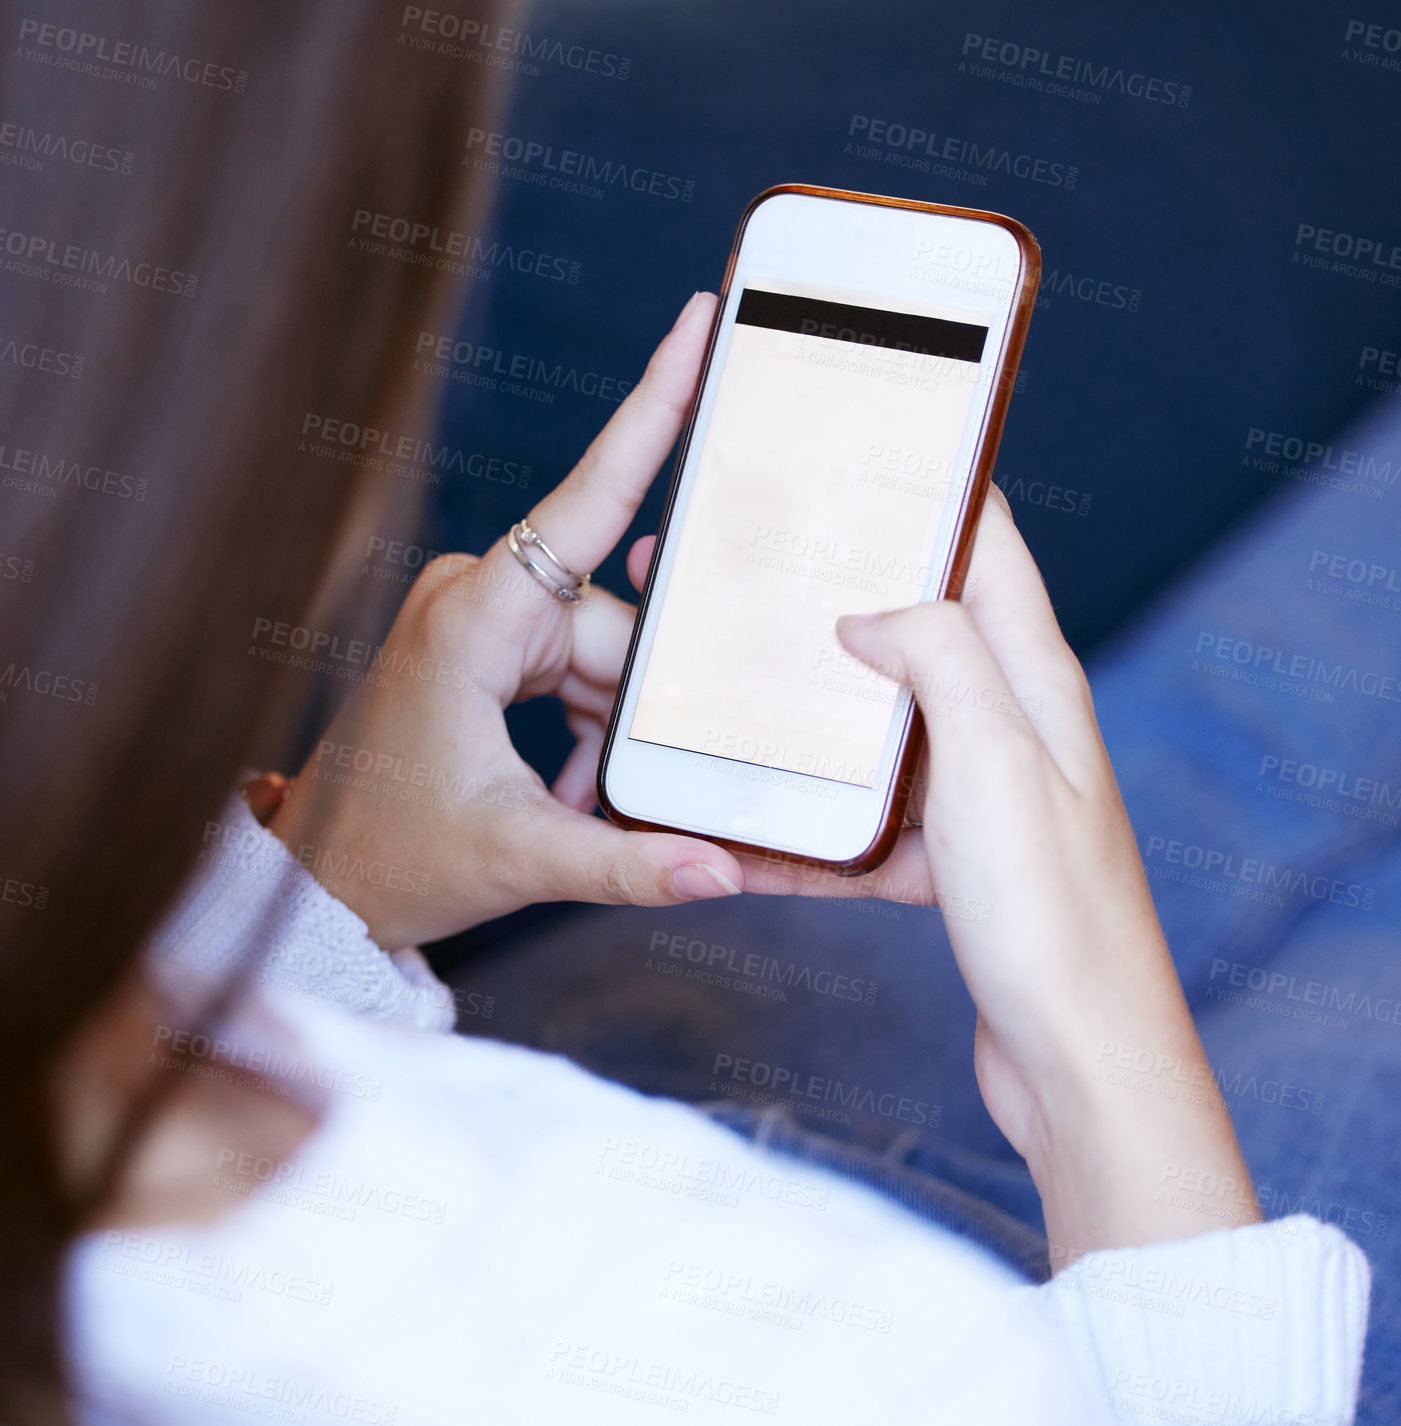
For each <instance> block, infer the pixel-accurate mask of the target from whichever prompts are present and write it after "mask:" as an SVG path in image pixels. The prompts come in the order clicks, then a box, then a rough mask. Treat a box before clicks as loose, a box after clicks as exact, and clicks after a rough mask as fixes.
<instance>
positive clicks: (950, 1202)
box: [696, 1099, 1051, 1283]
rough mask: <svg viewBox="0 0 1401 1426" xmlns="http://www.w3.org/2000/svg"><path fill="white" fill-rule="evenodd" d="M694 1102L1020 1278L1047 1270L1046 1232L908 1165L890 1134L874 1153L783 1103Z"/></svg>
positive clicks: (1031, 1278)
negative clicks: (972, 1247)
mask: <svg viewBox="0 0 1401 1426" xmlns="http://www.w3.org/2000/svg"><path fill="white" fill-rule="evenodd" d="M696 1107H697V1108H698V1109H701V1110H703V1111H704V1112H705V1113H706V1114H707V1115H709V1116H710V1117H711V1118H712V1119H714V1120H715V1121H716V1122H717V1123H720V1124H724V1125H725V1126H726V1128H729V1129H733V1130H734V1131H735V1132H736V1133H738V1134H743V1135H744V1137H745V1138H747V1139H752V1140H753V1141H754V1142H755V1143H756V1144H758V1145H760V1146H762V1147H763V1148H766V1149H771V1150H773V1152H775V1153H779V1154H787V1155H789V1156H791V1157H793V1158H798V1159H804V1160H806V1161H807V1162H809V1163H813V1164H817V1165H819V1166H820V1167H822V1168H824V1169H829V1170H830V1171H831V1172H832V1173H836V1174H841V1175H842V1176H843V1177H844V1178H850V1179H855V1180H856V1181H857V1182H859V1183H864V1184H866V1185H868V1186H869V1187H871V1188H873V1189H875V1190H876V1192H878V1193H880V1194H882V1195H884V1196H885V1197H886V1198H890V1199H893V1200H894V1201H895V1202H896V1203H898V1204H899V1205H900V1206H901V1207H902V1208H907V1209H909V1211H910V1212H911V1213H914V1214H917V1215H918V1216H919V1217H921V1218H924V1219H927V1220H928V1221H929V1222H931V1223H937V1224H939V1225H940V1226H941V1227H943V1228H947V1229H948V1230H949V1231H950V1232H953V1233H957V1234H958V1235H959V1236H960V1237H963V1238H969V1239H971V1240H972V1241H973V1242H975V1243H976V1244H977V1245H978V1246H979V1247H980V1248H984V1249H986V1250H987V1251H988V1252H990V1253H992V1254H993V1255H994V1256H995V1257H998V1258H1001V1259H1002V1261H1003V1262H1005V1263H1006V1264H1007V1265H1008V1266H1009V1267H1010V1268H1012V1269H1014V1270H1015V1271H1016V1272H1018V1273H1020V1274H1021V1275H1022V1277H1024V1278H1025V1279H1026V1280H1027V1282H1033V1283H1035V1282H1045V1281H1046V1280H1047V1278H1049V1277H1050V1275H1051V1270H1050V1260H1049V1257H1048V1253H1047V1247H1046V1239H1045V1238H1044V1237H1043V1236H1042V1235H1041V1234H1040V1233H1038V1232H1037V1231H1036V1230H1035V1229H1034V1228H1029V1227H1027V1225H1026V1224H1025V1223H1022V1222H1019V1221H1018V1220H1017V1219H1016V1218H1013V1217H1012V1216H1011V1214H1009V1213H1004V1212H1003V1211H1002V1210H1001V1209H1000V1208H994V1207H993V1205H992V1204H991V1203H987V1202H985V1201H984V1200H983V1199H981V1198H978V1197H976V1196H975V1195H974V1194H971V1193H966V1192H964V1190H963V1189H961V1188H956V1187H954V1185H953V1184H951V1183H946V1182H945V1181H944V1180H943V1179H940V1178H936V1177H934V1176H933V1175H932V1174H928V1173H921V1172H920V1171H919V1170H917V1169H914V1168H911V1167H910V1166H909V1164H908V1163H907V1162H906V1161H905V1158H904V1156H903V1155H902V1154H901V1153H900V1152H899V1150H900V1148H901V1147H903V1146H902V1145H901V1143H900V1141H898V1140H897V1141H896V1144H895V1145H894V1146H892V1148H893V1150H894V1152H891V1151H887V1152H886V1153H884V1154H878V1153H876V1152H875V1151H874V1150H872V1149H866V1148H863V1147H861V1146H860V1145H857V1144H850V1143H845V1142H843V1141H842V1140H840V1139H837V1138H834V1137H833V1136H832V1135H831V1134H823V1133H820V1132H817V1131H815V1130H812V1129H805V1128H803V1127H802V1125H800V1124H799V1123H798V1121H797V1120H796V1119H795V1118H794V1117H793V1115H792V1114H790V1113H789V1112H788V1111H787V1110H786V1109H783V1108H779V1107H775V1106H770V1107H768V1108H762V1109H760V1108H755V1107H754V1106H752V1105H746V1104H737V1103H736V1102H735V1101H734V1100H732V1099H720V1100H711V1101H708V1102H706V1103H703V1104H699V1105H697V1106H696Z"/></svg>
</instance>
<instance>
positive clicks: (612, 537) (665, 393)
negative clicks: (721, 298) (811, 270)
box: [529, 292, 716, 574]
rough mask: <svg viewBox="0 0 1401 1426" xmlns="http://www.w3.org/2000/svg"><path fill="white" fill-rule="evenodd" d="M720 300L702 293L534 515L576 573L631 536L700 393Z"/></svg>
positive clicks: (583, 571) (588, 568)
mask: <svg viewBox="0 0 1401 1426" xmlns="http://www.w3.org/2000/svg"><path fill="white" fill-rule="evenodd" d="M715 306H716V298H715V296H714V295H713V294H712V293H709V292H697V293H696V294H695V295H694V296H693V297H692V298H691V300H690V301H689V302H688V303H687V304H686V306H685V307H684V308H682V310H681V315H680V316H679V317H678V318H677V319H676V325H675V326H673V327H672V329H671V331H670V332H668V333H667V335H666V337H665V338H664V339H663V341H662V344H661V345H660V346H659V347H658V348H657V350H656V351H655V352H654V353H653V354H652V360H651V361H650V362H648V363H647V370H646V371H645V372H643V374H642V379H641V380H640V381H639V382H638V383H637V385H636V386H635V387H634V388H633V390H632V392H631V394H630V395H629V396H628V398H627V400H626V401H624V402H623V404H622V405H621V406H620V407H619V408H618V409H617V411H615V412H614V414H613V418H612V420H610V421H609V422H608V424H607V425H606V426H605V427H604V428H603V430H602V431H600V432H599V434H598V436H597V437H596V439H595V440H594V442H593V444H592V445H591V446H590V447H589V448H588V450H586V451H585V452H584V454H583V457H582V459H581V460H580V461H579V463H578V465H576V466H575V467H574V469H573V470H572V471H570V472H569V474H568V475H567V476H566V477H565V478H564V480H563V481H561V482H560V484H559V485H558V486H556V487H555V489H554V490H552V491H551V492H550V493H549V494H548V495H547V496H546V497H545V498H544V499H543V500H542V501H541V502H540V503H539V504H538V505H537V506H536V507H535V509H534V510H532V511H531V512H530V516H529V520H530V524H531V526H532V527H533V528H534V529H535V531H536V532H537V533H538V534H539V536H540V538H541V539H542V540H544V541H545V543H546V544H547V545H549V546H550V548H551V549H552V550H553V551H554V552H555V553H556V554H557V555H558V556H559V558H560V560H561V561H562V562H563V563H564V564H565V565H566V566H567V567H568V568H569V569H571V570H572V571H573V572H574V573H575V574H586V573H589V572H591V571H592V570H593V569H594V568H596V567H597V566H598V565H599V564H601V563H602V561H603V560H604V559H605V558H606V557H607V556H608V555H609V554H611V553H612V550H613V547H614V546H615V545H616V544H617V543H618V541H619V540H621V539H622V537H623V536H624V535H625V534H626V533H627V529H628V526H629V525H630V524H631V523H632V518H633V516H634V515H636V514H637V507H638V506H639V505H640V504H641V503H642V497H643V496H644V495H645V494H646V493H647V488H648V486H650V485H651V483H652V481H653V479H654V478H655V476H656V474H657V470H658V468H659V467H660V465H661V463H662V461H663V460H665V459H666V453H667V452H668V451H669V450H670V449H671V448H672V446H673V445H674V444H675V443H676V438H677V436H678V435H679V434H680V433H681V426H682V423H683V422H684V421H685V419H686V413H687V412H688V411H689V410H690V406H691V399H692V398H693V397H694V396H695V392H696V382H697V380H698V379H699V377H700V368H701V360H702V358H703V357H704V355H705V347H706V342H707V341H708V339H709V336H710V325H711V322H712V320H713V319H714V316H715Z"/></svg>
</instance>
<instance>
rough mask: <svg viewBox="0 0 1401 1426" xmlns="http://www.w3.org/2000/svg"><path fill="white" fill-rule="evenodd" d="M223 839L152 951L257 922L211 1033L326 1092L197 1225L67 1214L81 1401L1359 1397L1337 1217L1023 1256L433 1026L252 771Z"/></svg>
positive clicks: (1271, 1404) (437, 1405) (1309, 1424)
mask: <svg viewBox="0 0 1401 1426" xmlns="http://www.w3.org/2000/svg"><path fill="white" fill-rule="evenodd" d="M217 846H218V848H219V851H218V854H217V855H213V856H210V857H209V858H207V859H206V863H205V865H204V867H203V868H202V872H201V875H200V877H199V879H198V881H197V883H196V884H195V885H194V886H193V887H192V888H191V889H190V891H189V893H188V894H187V895H186V897H185V898H184V900H183V902H182V904H181V906H180V908H179V909H178V910H177V912H176V913H175V914H174V916H172V918H171V919H170V922H169V924H168V925H167V927H166V929H165V931H164V932H163V934H162V936H161V938H160V945H159V948H158V949H159V951H160V969H159V974H160V976H161V978H162V979H163V980H164V981H165V982H166V984H167V985H168V986H170V987H172V988H175V989H180V990H182V991H185V992H188V991H190V990H191V989H192V988H194V987H198V986H201V985H207V984H208V983H209V980H210V978H211V977H213V976H217V975H220V974H224V973H227V971H228V969H229V968H230V967H231V966H232V965H233V964H234V963H235V960H236V958H237V957H238V955H239V954H240V953H241V952H242V951H243V950H244V948H245V947H247V946H249V945H250V944H256V943H261V944H262V945H263V946H264V947H265V950H266V956H265V960H264V963H263V967H262V970H261V971H260V973H259V974H258V976H257V980H258V981H260V982H261V985H260V986H259V987H258V988H257V990H256V992H255V993H254V994H252V995H250V996H249V997H247V998H246V1002H245V1005H244V1008H243V1010H242V1011H241V1012H239V1013H237V1014H236V1015H234V1016H232V1017H231V1018H230V1019H229V1020H228V1021H227V1022H226V1023H225V1024H224V1025H222V1026H221V1027H220V1031H219V1034H218V1036H217V1037H216V1038H217V1044H215V1043H213V1042H211V1043H210V1044H209V1045H208V1046H204V1047H199V1048H198V1049H197V1051H196V1065H197V1067H199V1068H200V1069H201V1070H202V1072H208V1073H211V1074H238V1073H244V1072H256V1073H257V1074H259V1075H261V1076H263V1077H265V1078H269V1079H271V1080H272V1081H273V1082H274V1083H277V1082H279V1081H280V1082H281V1083H282V1085H283V1086H284V1087H285V1090H286V1092H287V1093H289V1094H295V1095H297V1096H299V1097H304V1098H308V1099H310V1100H311V1102H313V1103H315V1104H317V1105H318V1107H319V1113H320V1123H319V1125H318V1127H317V1129H316V1130H315V1131H314V1132H313V1134H312V1136H311V1138H310V1139H309V1140H308V1141H307V1142H306V1143H305V1144H303V1146H302V1147H301V1148H300V1149H299V1150H298V1151H297V1153H296V1154H295V1155H294V1156H293V1157H292V1158H291V1159H290V1160H288V1161H287V1162H285V1163H275V1162H273V1161H272V1160H268V1159H257V1158H254V1157H251V1156H248V1155H242V1154H239V1153H237V1152H236V1151H234V1150H233V1149H229V1150H226V1151H221V1152H220V1153H219V1154H217V1155H216V1157H217V1159H218V1162H217V1163H216V1165H215V1166H214V1172H215V1175H216V1181H217V1182H218V1183H219V1185H220V1186H221V1187H223V1188H224V1189H226V1190H227V1192H228V1193H229V1202H230V1204H231V1205H232V1207H231V1210H230V1211H229V1212H228V1213H227V1214H226V1215H225V1216H224V1217H223V1218H222V1219H221V1220H220V1221H219V1222H218V1223H216V1224H214V1225H213V1226H206V1227H178V1228H177V1227H170V1228H160V1229H147V1230H141V1231H136V1232H110V1233H103V1232H99V1233H95V1234H92V1235H90V1236H89V1237H87V1238H85V1239H83V1240H81V1241H80V1242H79V1243H78V1244H77V1245H76V1246H75V1248H74V1250H73V1252H72V1255H71V1259H70V1264H69V1278H68V1284H69V1301H70V1347H71V1353H72V1357H73V1360H74V1363H75V1366H76V1371H77V1377H78V1382H79V1385H80V1388H81V1391H82V1395H83V1400H82V1402H81V1404H80V1412H81V1414H82V1416H83V1418H84V1419H85V1420H86V1421H89V1422H94V1423H95V1422H115V1421H118V1420H125V1419H130V1420H136V1421H141V1422H143V1423H165V1422H169V1423H177V1422H178V1423H181V1426H202V1424H203V1423H212V1422H219V1421H241V1422H246V1421H248V1420H249V1419H250V1417H253V1416H259V1417H265V1418H268V1419H271V1420H280V1421H298V1422H307V1423H333V1422H336V1421H360V1422H367V1423H378V1426H429V1424H430V1423H433V1426H436V1424H437V1423H442V1426H448V1423H452V1426H461V1423H463V1422H483V1423H487V1422H490V1423H493V1426H499V1423H513V1422H519V1423H522V1426H525V1423H529V1426H540V1423H546V1422H578V1423H595V1422H596V1423H605V1422H606V1423H609V1426H615V1423H627V1422H648V1421H670V1420H674V1419H675V1417H676V1415H677V1413H679V1412H680V1413H684V1414H686V1416H687V1417H688V1419H690V1420H698V1421H707V1422H709V1421H715V1422H735V1421H737V1420H742V1419H745V1418H748V1417H755V1416H774V1417H778V1418H782V1419H784V1420H788V1421H791V1422H794V1423H798V1426H819V1423H827V1422H832V1423H841V1426H850V1423H852V1422H855V1421H860V1422H863V1423H877V1422H879V1423H897V1422H898V1423H906V1422H908V1423H933V1422H948V1423H954V1422H958V1423H960V1424H961V1426H962V1423H968V1422H975V1423H979V1426H996V1424H997V1423H1007V1426H1014V1424H1015V1426H1028V1423H1041V1422H1047V1423H1050V1422H1056V1423H1061V1422H1064V1423H1073V1426H1087V1423H1088V1426H1093V1423H1107V1422H1141V1421H1145V1420H1147V1421H1158V1422H1190V1423H1193V1426H1209V1423H1214V1422H1228V1421H1229V1422H1233V1423H1235V1422H1240V1421H1243V1420H1246V1421H1257V1420H1258V1421H1270V1422H1288V1423H1290V1426H1322V1423H1328V1426H1342V1423H1347V1422H1349V1421H1351V1420H1352V1413H1353V1407H1354V1401H1355V1397H1356V1391H1357V1382H1358V1375H1359V1371H1360V1365H1361V1356H1362V1341H1363V1335H1364V1331H1365V1327H1366V1320H1367V1301H1368V1290H1369V1273H1368V1268H1367V1263H1366V1260H1365V1258H1364V1257H1363V1255H1362V1253H1361V1252H1360V1251H1359V1250H1358V1249H1357V1248H1356V1247H1355V1246H1354V1245H1353V1244H1352V1243H1351V1242H1349V1241H1348V1239H1347V1238H1345V1237H1344V1236H1343V1235H1342V1234H1341V1233H1340V1232H1338V1230H1337V1229H1336V1228H1333V1227H1331V1226H1327V1225H1324V1224H1321V1223H1319V1222H1317V1221H1315V1220H1313V1219H1310V1218H1306V1217H1302V1216H1299V1217H1293V1218H1287V1219H1284V1220H1281V1221H1280V1222H1277V1223H1274V1224H1269V1225H1259V1226H1252V1227H1246V1228H1234V1229H1222V1230H1217V1231H1213V1232H1208V1233H1204V1234H1202V1235H1201V1236H1199V1237H1194V1238H1191V1239H1188V1240H1186V1241H1183V1242H1179V1243H1159V1244H1154V1245H1152V1246H1150V1247H1145V1248H1138V1249H1132V1250H1125V1251H1119V1252H1113V1253H1096V1254H1093V1255H1091V1256H1090V1257H1087V1258H1084V1259H1082V1260H1081V1261H1080V1262H1079V1263H1077V1264H1076V1265H1075V1266H1074V1267H1073V1268H1071V1269H1069V1270H1067V1271H1064V1272H1062V1273H1060V1274H1058V1275H1057V1276H1056V1277H1055V1278H1053V1279H1052V1281H1051V1282H1050V1283H1048V1284H1046V1285H1045V1286H1043V1287H1037V1288H1029V1287H1026V1286H1023V1285H1020V1284H1018V1283H1017V1282H1015V1281H1014V1280H1013V1278H1012V1276H1011V1274H1010V1273H1009V1272H1008V1271H1007V1270H1006V1269H1005V1268H1003V1267H1002V1266H1001V1265H1000V1264H999V1263H997V1262H995V1261H994V1260H992V1259H991V1258H989V1257H988V1256H987V1255H986V1254H984V1253H983V1252H982V1251H981V1250H980V1249H978V1248H976V1247H975V1246H973V1245H972V1244H970V1243H967V1242H965V1241H963V1240H961V1239H959V1238H957V1237H955V1236H954V1235H952V1234H950V1233H948V1232H946V1231H944V1230H942V1229H938V1228H934V1227H931V1226H929V1225H928V1224H926V1223H924V1222H922V1221H920V1220H917V1219H915V1218H913V1217H911V1216H910V1215H908V1214H907V1213H905V1212H904V1211H903V1210H901V1209H899V1208H897V1207H895V1206H893V1205H892V1204H890V1203H888V1202H886V1201H885V1200H883V1199H881V1198H879V1197H877V1196H876V1195H874V1194H872V1193H870V1192H869V1191H867V1190H865V1189H863V1188H861V1187H859V1186H856V1185H853V1184H851V1183H849V1182H847V1181H845V1180H842V1179H840V1178H837V1177H835V1176H831V1175H829V1174H826V1173H824V1172H822V1171H821V1170H819V1169H816V1168H811V1167H809V1166H807V1165H805V1164H801V1163H798V1162H795V1161H791V1160H787V1159H784V1158H781V1157H777V1156H774V1155H770V1154H767V1153H765V1152H764V1151H763V1150H761V1149H759V1148H756V1147H754V1146H753V1145H751V1144H749V1143H748V1142H746V1141H743V1140H740V1139H737V1138H736V1137H735V1136H733V1135H732V1134H730V1133H729V1132H727V1131H725V1130H724V1129H721V1128H719V1127H716V1126H715V1125H714V1124H712V1123H711V1122H709V1121H708V1120H707V1119H705V1118H704V1117H703V1116H702V1115H700V1114H698V1113H696V1112H694V1111H692V1110H690V1109H688V1108H686V1107H685V1106H682V1105H679V1104H674V1103H669V1102H666V1101H662V1100H652V1099H647V1098H644V1097H643V1096H641V1095H638V1094H635V1093H632V1092H631V1091H629V1090H626V1089H623V1088H621V1087H619V1086H617V1085H614V1084H610V1083H607V1082H604V1081H602V1080H598V1079H595V1078H594V1077H592V1076H591V1075H588V1074H586V1073H585V1072H584V1071H582V1070H580V1069H578V1068H577V1067H575V1066H574V1065H571V1064H570V1063H568V1062H567V1061H565V1060H563V1059H559V1058H555V1057H551V1056H546V1055H541V1054H536V1053H533V1052H529V1051H525V1050H521V1049H516V1048H512V1047H509V1046H505V1045H501V1044H497V1043H493V1042H489V1041H485V1040H480V1039H467V1038H463V1037H459V1036H454V1035H449V1034H442V1033H425V1030H437V1031H442V1030H445V1029H447V1028H449V1026H450V1025H451V1023H452V1019H453V1005H452V997H451V995H450V993H449V992H447V991H446V989H445V988H444V987H442V986H441V985H440V984H439V983H438V982H436V981H435V980H433V979H432V977H431V975H429V974H428V972H427V970H426V967H425V966H424V965H423V962H422V960H421V958H418V957H416V955H412V954H408V953H403V952H400V953H396V954H395V955H394V957H393V958H392V959H391V958H389V957H386V956H385V955H384V953H383V952H381V951H380V950H379V949H378V948H377V947H376V946H375V945H374V944H373V943H372V942H370V941H369V940H368V938H367V936H366V931H365V926H364V923H363V922H361V921H360V920H359V918H357V917H356V916H355V915H354V914H353V913H352V912H350V911H349V910H348V909H347V908H346V907H345V906H343V905H342V904H341V903H340V902H338V901H336V900H335V899H334V898H333V897H331V896H330V895H329V894H327V892H326V891H325V890H323V889H322V888H321V887H320V886H319V885H318V884H317V883H316V882H315V881H314V880H313V879H312V878H311V877H310V875H309V874H308V873H307V872H306V871H305V869H304V868H302V867H301V866H299V865H298V864H297V863H296V861H295V860H294V859H293V858H292V857H291V856H290V855H289V854H288V853H287V852H286V851H285V849H284V848H283V847H282V845H281V843H279V842H278V841H277V840H276V839H275V838H274V837H272V836H271V835H270V834H269V833H267V832H265V831H263V830H262V829H261V828H260V827H258V825H257V824H256V822H254V821H253V819H252V817H251V816H249V815H248V814H247V813H246V811H245V810H243V809H242V804H241V803H239V804H238V806H237V808H235V809H234V810H232V811H231V812H230V814H229V823H228V827H227V828H225V829H223V830H221V831H220V833H219V835H218V838H217ZM318 1002H322V1003H318ZM325 1002H329V1003H325ZM348 1010H349V1011H355V1012H358V1013H357V1014H354V1015H352V1014H347V1013H346V1012H347V1011H348ZM393 1022H399V1023H397V1024H396V1023H393Z"/></svg>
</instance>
